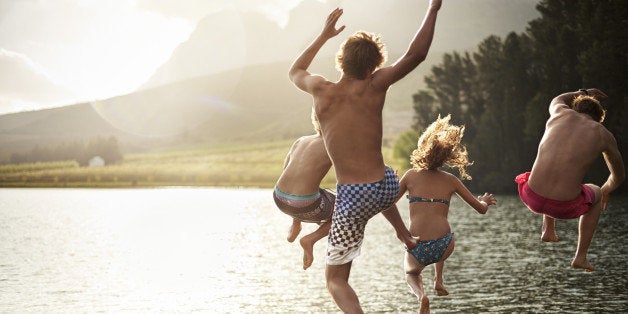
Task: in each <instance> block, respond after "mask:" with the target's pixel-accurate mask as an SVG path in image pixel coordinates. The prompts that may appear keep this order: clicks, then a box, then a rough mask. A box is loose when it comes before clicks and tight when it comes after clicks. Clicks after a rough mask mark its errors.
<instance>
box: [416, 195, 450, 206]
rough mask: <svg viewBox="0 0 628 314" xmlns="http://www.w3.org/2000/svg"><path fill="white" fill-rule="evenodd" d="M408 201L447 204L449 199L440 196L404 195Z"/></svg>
mask: <svg viewBox="0 0 628 314" xmlns="http://www.w3.org/2000/svg"><path fill="white" fill-rule="evenodd" d="M406 197H407V198H408V200H410V203H415V202H426V203H443V204H445V205H449V201H448V200H445V199H442V198H428V197H419V196H410V195H409V194H408V195H406Z"/></svg>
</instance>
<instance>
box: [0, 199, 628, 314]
mask: <svg viewBox="0 0 628 314" xmlns="http://www.w3.org/2000/svg"><path fill="white" fill-rule="evenodd" d="M612 201H613V202H614V203H612V204H611V206H610V208H609V209H608V210H607V211H606V212H605V213H604V214H603V216H602V218H601V221H600V225H599V227H598V231H597V233H596V235H595V238H594V240H593V244H592V245H591V248H590V250H589V252H590V253H589V259H590V260H591V262H592V263H593V265H594V266H595V267H596V271H595V272H594V273H590V274H587V273H584V272H581V271H577V270H572V269H571V268H570V267H569V262H570V261H571V258H572V256H573V254H574V251H575V247H576V240H577V221H576V220H572V221H559V222H558V226H557V229H558V232H559V236H560V237H561V242H559V243H556V244H543V243H542V242H541V241H540V232H539V231H540V224H541V220H540V217H539V216H535V215H533V214H531V213H530V212H529V211H528V210H527V209H525V208H524V207H523V205H522V204H521V203H520V202H519V201H518V199H517V198H516V197H512V196H509V197H506V196H502V197H500V198H499V203H500V204H499V206H498V207H497V208H494V207H491V209H490V211H489V213H488V214H487V215H485V216H482V215H479V214H477V213H475V212H474V211H473V210H472V209H471V208H469V207H466V206H464V204H463V203H462V202H461V201H460V200H458V199H454V201H453V203H452V210H451V214H450V215H451V219H450V220H451V224H452V229H453V231H454V232H455V233H456V237H457V238H456V250H455V251H454V254H453V255H452V256H451V257H450V258H449V260H448V261H447V262H446V266H445V284H446V285H447V287H448V289H449V291H450V293H451V294H450V295H449V296H447V297H436V296H435V293H434V291H433V290H432V289H428V294H429V296H430V298H431V300H432V304H431V308H432V310H433V312H434V313H454V312H464V313H484V312H496V313H512V312H519V313H521V312H523V313H525V312H543V313H564V312H574V313H583V312H591V313H594V312H595V313H599V312H609V313H610V312H625V311H626V309H628V290H627V288H626V287H627V286H628V267H627V266H628V262H627V258H628V248H627V247H626V245H625V244H624V243H625V239H624V235H625V231H626V229H627V228H626V227H627V221H628V220H627V219H628V213H626V210H625V208H626V207H627V206H628V198H618V197H616V198H613V199H612ZM399 205H400V211H401V212H402V215H403V216H404V217H407V203H406V202H403V201H401V202H399ZM289 224H290V219H289V218H288V217H287V216H285V215H284V214H282V213H281V212H279V211H278V210H277V209H276V208H275V207H274V205H273V202H272V197H271V190H265V189H202V188H198V189H194V188H165V189H142V190H115V189H112V190H90V189H85V190H82V189H0V252H1V254H0V312H11V313H14V312H23V311H29V312H77V311H78V312H98V311H107V312H119V311H128V312H156V311H164V312H193V311H200V312H212V313H228V312H231V313H261V312H263V313H267V312H273V313H277V312H279V313H282V312H283V313H295V312H308V313H320V312H333V313H335V312H338V310H337V308H336V306H335V305H334V304H333V303H332V301H331V299H330V297H329V295H328V294H327V291H326V289H325V279H324V259H323V257H324V250H325V241H321V242H320V243H319V244H318V245H317V246H316V247H315V258H316V260H315V261H314V265H313V266H312V267H311V268H310V269H308V270H307V271H303V270H302V269H301V250H300V247H299V246H298V244H296V243H287V242H286V241H285V236H286V231H287V227H288V225H289ZM304 227H305V228H304V231H303V233H304V232H311V231H313V230H314V229H315V226H314V225H310V224H305V225H304ZM366 233H367V234H366V238H365V243H364V247H363V250H362V255H361V256H360V257H358V259H357V260H355V261H354V266H353V269H352V274H351V283H352V285H353V287H354V288H355V289H356V291H357V293H358V295H359V296H360V300H361V303H362V306H363V307H364V309H365V311H366V312H367V313H375V312H377V313H382V312H389V313H411V312H416V310H417V304H416V301H415V299H414V296H413V295H412V294H411V293H410V292H409V290H408V288H407V287H406V285H405V279H404V274H403V268H402V260H403V259H402V258H403V250H402V247H401V244H400V243H398V242H397V241H396V238H395V237H394V234H393V232H392V227H390V226H389V225H388V224H387V222H386V220H385V219H383V217H381V215H380V216H377V217H375V218H374V219H373V220H372V221H371V222H370V223H369V225H368V227H367V231H366ZM432 276H433V268H431V267H429V268H428V269H427V270H426V271H425V277H426V280H425V283H426V285H427V286H428V287H430V286H431V285H432V284H433V281H432V278H431V277H432Z"/></svg>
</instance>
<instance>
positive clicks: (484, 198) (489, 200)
mask: <svg viewBox="0 0 628 314" xmlns="http://www.w3.org/2000/svg"><path fill="white" fill-rule="evenodd" d="M478 200H479V201H480V202H485V203H486V204H487V205H489V206H490V205H497V200H496V199H495V195H493V194H488V193H484V195H481V196H478Z"/></svg>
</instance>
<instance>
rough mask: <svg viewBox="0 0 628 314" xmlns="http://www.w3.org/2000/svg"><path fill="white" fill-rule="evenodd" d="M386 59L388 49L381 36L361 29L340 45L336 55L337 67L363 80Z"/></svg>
mask: <svg viewBox="0 0 628 314" xmlns="http://www.w3.org/2000/svg"><path fill="white" fill-rule="evenodd" d="M385 61H386V49H385V47H384V44H383V43H381V40H380V36H376V35H375V34H371V33H367V32H364V31H359V32H357V33H355V34H353V35H351V36H350V37H349V38H347V40H345V42H344V43H343V44H342V45H341V46H340V50H339V51H338V54H337V55H336V68H337V69H338V70H339V71H342V72H343V73H346V74H348V75H350V76H353V77H355V78H357V79H360V80H363V79H365V78H366V75H367V74H370V73H372V72H373V71H375V70H376V69H377V68H379V67H380V66H381V65H382V64H384V62H385Z"/></svg>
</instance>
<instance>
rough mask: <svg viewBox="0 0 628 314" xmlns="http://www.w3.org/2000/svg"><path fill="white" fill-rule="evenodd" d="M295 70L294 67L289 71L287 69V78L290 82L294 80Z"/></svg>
mask: <svg viewBox="0 0 628 314" xmlns="http://www.w3.org/2000/svg"><path fill="white" fill-rule="evenodd" d="M295 72H296V71H295V70H294V69H290V71H288V79H290V82H294V77H295V75H296V73H295Z"/></svg>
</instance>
